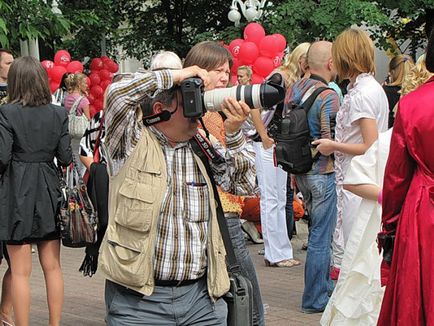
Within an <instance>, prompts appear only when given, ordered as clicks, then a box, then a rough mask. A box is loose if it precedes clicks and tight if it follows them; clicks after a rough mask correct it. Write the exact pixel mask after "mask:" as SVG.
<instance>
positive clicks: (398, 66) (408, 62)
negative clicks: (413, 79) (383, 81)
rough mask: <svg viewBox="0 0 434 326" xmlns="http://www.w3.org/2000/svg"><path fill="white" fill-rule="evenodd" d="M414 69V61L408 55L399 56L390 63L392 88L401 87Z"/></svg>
mask: <svg viewBox="0 0 434 326" xmlns="http://www.w3.org/2000/svg"><path fill="white" fill-rule="evenodd" d="M413 67H414V62H413V59H412V58H411V57H410V56H408V55H406V54H399V55H397V56H395V57H393V58H392V59H391V60H390V62H389V73H390V78H391V83H390V84H389V85H390V86H401V85H402V81H403V80H404V78H405V76H406V75H408V73H409V72H410V70H411V69H412V68H413Z"/></svg>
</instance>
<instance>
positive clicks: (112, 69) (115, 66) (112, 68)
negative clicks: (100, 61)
mask: <svg viewBox="0 0 434 326" xmlns="http://www.w3.org/2000/svg"><path fill="white" fill-rule="evenodd" d="M118 70H119V65H118V64H117V63H116V62H114V61H112V62H111V63H110V65H109V67H108V71H110V72H111V73H115V72H117V71H118Z"/></svg>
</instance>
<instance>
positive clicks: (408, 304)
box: [378, 33, 434, 326]
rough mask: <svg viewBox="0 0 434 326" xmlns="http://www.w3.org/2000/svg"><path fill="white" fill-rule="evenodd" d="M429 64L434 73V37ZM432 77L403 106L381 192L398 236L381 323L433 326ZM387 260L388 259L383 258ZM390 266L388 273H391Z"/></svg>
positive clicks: (389, 227)
mask: <svg viewBox="0 0 434 326" xmlns="http://www.w3.org/2000/svg"><path fill="white" fill-rule="evenodd" d="M426 66H427V69H428V70H429V71H430V72H434V33H431V36H430V39H429V42H428V49H427V54H426ZM433 137H434V77H432V78H431V79H429V80H428V81H427V82H426V83H425V84H424V85H422V86H421V87H419V88H418V89H417V90H416V91H414V92H412V93H410V94H408V95H407V96H405V97H403V98H402V99H401V101H400V102H399V109H398V114H397V117H396V120H395V124H394V130H393V134H392V140H391V148H390V154H389V159H388V162H387V166H386V172H385V178H384V188H383V217H382V221H383V234H389V235H390V234H395V236H396V237H395V243H394V248H393V256H392V262H391V264H390V265H388V264H384V262H383V266H384V267H385V268H383V269H382V274H383V275H382V276H386V275H387V274H388V281H387V283H386V284H387V285H386V292H385V295H384V299H383V304H382V307H381V312H380V317H379V320H378V325H381V326H386V325H387V326H390V325H412V326H417V325H428V326H429V325H434V259H433V257H432V255H433V253H434V241H433V240H432V237H433V234H434V147H433V145H432V144H433V143H432V142H433V140H432V139H433ZM383 257H384V256H383ZM389 268H390V270H389Z"/></svg>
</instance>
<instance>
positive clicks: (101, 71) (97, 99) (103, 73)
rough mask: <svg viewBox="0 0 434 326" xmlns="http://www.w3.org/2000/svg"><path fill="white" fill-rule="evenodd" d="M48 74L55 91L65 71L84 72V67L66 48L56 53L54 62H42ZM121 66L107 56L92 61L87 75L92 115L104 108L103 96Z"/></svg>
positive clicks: (52, 88) (51, 86) (51, 87)
mask: <svg viewBox="0 0 434 326" xmlns="http://www.w3.org/2000/svg"><path fill="white" fill-rule="evenodd" d="M41 64H42V66H43V67H44V69H45V70H46V71H47V74H48V81H49V83H50V89H51V92H52V93H54V92H55V91H56V89H58V88H59V85H60V82H61V81H62V77H63V75H64V74H65V73H67V72H69V73H73V74H76V73H79V72H80V73H83V70H84V67H83V64H82V63H81V62H80V61H76V60H74V61H71V55H70V54H69V52H68V51H66V50H59V51H57V52H56V54H55V55H54V62H53V61H51V60H44V61H42V62H41ZM118 69H119V66H118V64H117V63H116V62H114V61H113V60H112V59H110V58H109V57H107V56H102V57H100V58H94V59H92V60H91V62H90V74H89V76H88V77H87V84H88V86H89V95H88V96H87V98H88V100H89V102H90V107H89V108H90V112H91V115H93V114H94V113H96V112H98V111H100V110H102V108H103V96H104V91H105V90H106V88H107V86H108V85H110V83H111V82H112V80H113V74H114V73H116V72H117V71H118Z"/></svg>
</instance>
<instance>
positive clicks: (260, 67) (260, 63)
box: [253, 57, 274, 77]
mask: <svg viewBox="0 0 434 326" xmlns="http://www.w3.org/2000/svg"><path fill="white" fill-rule="evenodd" d="M273 69H274V63H273V59H271V58H267V57H259V58H258V59H256V61H255V64H254V65H253V71H254V72H255V73H257V74H258V75H260V76H262V77H266V76H268V74H269V73H270V72H272V71H273Z"/></svg>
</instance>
